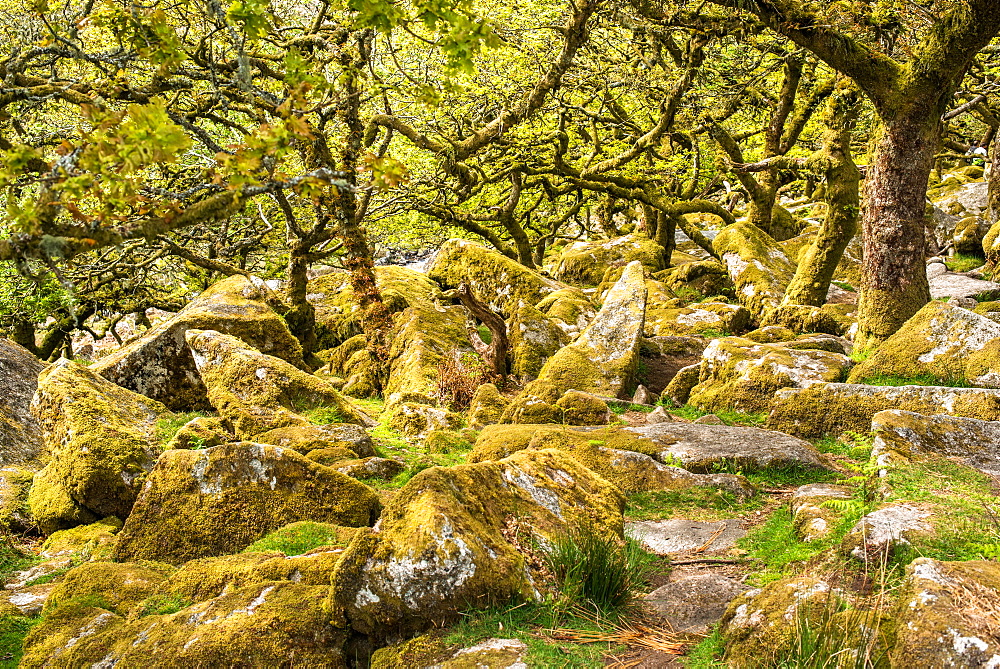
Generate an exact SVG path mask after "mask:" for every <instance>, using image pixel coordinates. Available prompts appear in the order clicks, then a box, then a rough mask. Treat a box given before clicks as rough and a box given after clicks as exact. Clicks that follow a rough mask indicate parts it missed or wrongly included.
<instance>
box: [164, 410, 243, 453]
mask: <svg viewBox="0 0 1000 669" xmlns="http://www.w3.org/2000/svg"><path fill="white" fill-rule="evenodd" d="M234 440H235V435H233V433H232V432H230V431H229V429H228V428H226V426H225V421H223V420H222V419H221V418H211V417H204V416H201V417H198V418H194V419H192V420H190V421H188V422H187V423H185V424H184V425H182V426H181V429H179V430H177V433H176V434H174V436H173V437H172V438H171V439H170V441H169V442H167V445H166V448H167V449H168V450H169V449H172V448H211V447H212V446H218V445H220V444H225V443H226V442H229V441H234Z"/></svg>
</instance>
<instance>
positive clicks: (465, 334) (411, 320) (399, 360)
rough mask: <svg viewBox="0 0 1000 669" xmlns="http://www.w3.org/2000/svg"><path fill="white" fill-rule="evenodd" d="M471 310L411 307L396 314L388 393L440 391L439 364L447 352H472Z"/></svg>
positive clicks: (391, 394) (390, 350) (441, 306)
mask: <svg viewBox="0 0 1000 669" xmlns="http://www.w3.org/2000/svg"><path fill="white" fill-rule="evenodd" d="M466 314H467V312H466V310H465V308H464V307H461V306H443V305H437V304H435V305H429V306H424V307H409V308H408V309H406V310H405V311H403V312H402V313H400V314H399V315H398V316H396V320H395V323H394V325H393V329H392V333H391V337H390V342H391V344H390V346H389V361H390V362H389V380H388V382H387V383H386V386H385V389H384V394H385V397H386V398H389V399H392V398H393V397H394V396H397V395H405V394H408V393H413V394H425V395H434V394H436V393H437V384H438V366H439V365H440V364H441V361H442V359H443V358H444V356H445V355H451V354H453V353H454V352H455V351H458V352H459V353H461V352H465V351H472V350H473V349H472V344H471V343H470V342H469V329H468V319H467V316H466Z"/></svg>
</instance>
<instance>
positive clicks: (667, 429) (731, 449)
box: [622, 423, 832, 473]
mask: <svg viewBox="0 0 1000 669" xmlns="http://www.w3.org/2000/svg"><path fill="white" fill-rule="evenodd" d="M622 429H623V430H625V431H627V432H632V433H634V434H636V435H638V436H640V437H642V438H644V439H648V440H650V441H652V442H653V443H654V444H656V445H657V447H658V450H657V455H658V458H659V459H660V460H661V461H663V462H668V461H672V462H680V463H681V466H682V467H684V469H687V470H688V471H692V472H700V473H710V472H713V471H716V469H717V468H718V467H719V466H720V465H723V464H728V465H736V466H739V467H741V468H743V469H745V470H747V471H752V470H764V469H769V468H776V469H783V468H788V467H803V468H807V469H832V467H830V465H829V464H828V463H827V461H826V459H825V458H824V457H823V456H822V455H821V454H820V453H819V451H817V450H816V449H815V448H814V447H813V446H812V444H810V443H809V442H806V441H802V440H801V439H796V438H795V437H792V436H789V435H787V434H781V433H780V432H772V431H771V430H761V429H759V428H756V427H735V426H729V425H695V424H693V423H657V424H656V425H644V426H642V427H627V428H622Z"/></svg>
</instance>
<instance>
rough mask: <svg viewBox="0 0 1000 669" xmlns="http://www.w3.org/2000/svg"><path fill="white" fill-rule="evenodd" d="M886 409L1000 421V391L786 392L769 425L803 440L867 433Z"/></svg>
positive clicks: (859, 387) (826, 388) (825, 388)
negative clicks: (876, 418)
mask: <svg viewBox="0 0 1000 669" xmlns="http://www.w3.org/2000/svg"><path fill="white" fill-rule="evenodd" d="M886 409H901V410H903V411H912V412H914V413H921V414H927V415H932V414H939V413H942V410H944V412H946V413H947V414H948V415H951V416H965V417H968V418H979V419H981V420H990V421H995V420H1000V390H994V389H989V388H949V387H942V386H867V385H863V384H852V383H826V384H816V385H812V386H810V387H808V388H785V389H782V390H779V391H777V392H776V393H775V394H774V399H773V400H772V402H771V413H770V415H769V416H768V419H767V426H768V428H770V429H772V430H777V431H779V432H785V433H787V434H794V435H796V436H799V437H802V438H804V439H816V438H819V437H822V436H825V435H839V434H842V433H844V432H846V431H848V430H850V431H853V432H859V433H864V432H867V431H869V430H870V429H871V424H872V418H873V417H874V416H875V414H877V413H878V412H880V411H885V410H886Z"/></svg>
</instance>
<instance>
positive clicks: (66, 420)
mask: <svg viewBox="0 0 1000 669" xmlns="http://www.w3.org/2000/svg"><path fill="white" fill-rule="evenodd" d="M31 410H32V413H33V414H34V415H35V417H36V418H37V420H38V423H39V425H40V426H41V429H42V433H43V434H44V438H45V445H46V448H47V450H48V453H49V455H50V460H49V463H48V465H46V467H45V469H44V470H42V472H40V473H39V475H36V477H35V479H36V480H35V483H34V485H33V488H32V493H31V495H30V496H29V504H30V506H31V510H32V514H33V515H34V516H35V518H36V520H37V521H38V522H39V524H40V525H42V526H43V528H49V529H62V528H64V527H71V526H73V525H75V524H79V522H80V521H82V522H89V521H90V520H92V519H93V518H94V517H95V516H96V517H98V518H100V517H105V516H117V517H119V518H125V517H126V516H128V514H129V511H130V510H131V509H132V504H133V503H134V502H135V499H136V496H137V495H138V494H139V491H140V490H141V489H142V485H143V481H144V480H145V476H146V474H147V472H149V471H150V470H151V469H152V468H153V465H154V464H155V463H156V459H157V457H158V456H159V454H160V452H161V451H162V450H163V446H162V445H161V444H160V443H159V440H158V438H157V434H156V423H157V421H158V420H159V419H160V418H164V417H166V416H169V415H170V412H168V411H167V409H166V407H164V406H163V405H162V404H160V403H159V402H157V401H155V400H151V399H149V398H148V397H145V396H143V395H139V394H138V393H134V392H132V391H130V390H126V389H125V388H122V387H121V386H118V385H116V384H114V383H112V382H111V381H108V380H107V379H104V378H102V377H100V376H98V375H97V374H95V373H94V372H93V371H92V370H91V369H89V368H87V367H84V366H83V365H80V364H79V363H75V362H71V361H69V360H65V359H62V360H60V361H59V362H57V363H55V364H54V365H52V366H51V367H50V368H49V369H47V370H46V371H44V372H43V373H42V374H41V376H40V377H39V380H38V390H37V392H36V393H35V398H34V400H33V401H32V404H31ZM43 474H44V475H43ZM49 487H53V489H52V490H50V491H49V493H46V491H45V490H43V488H49ZM36 489H37V490H36ZM56 489H60V490H56ZM60 499H61V500H62V501H61V502H58V501H57V500H60ZM75 506H79V507H80V509H75V508H74V507H75ZM67 514H68V517H67Z"/></svg>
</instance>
